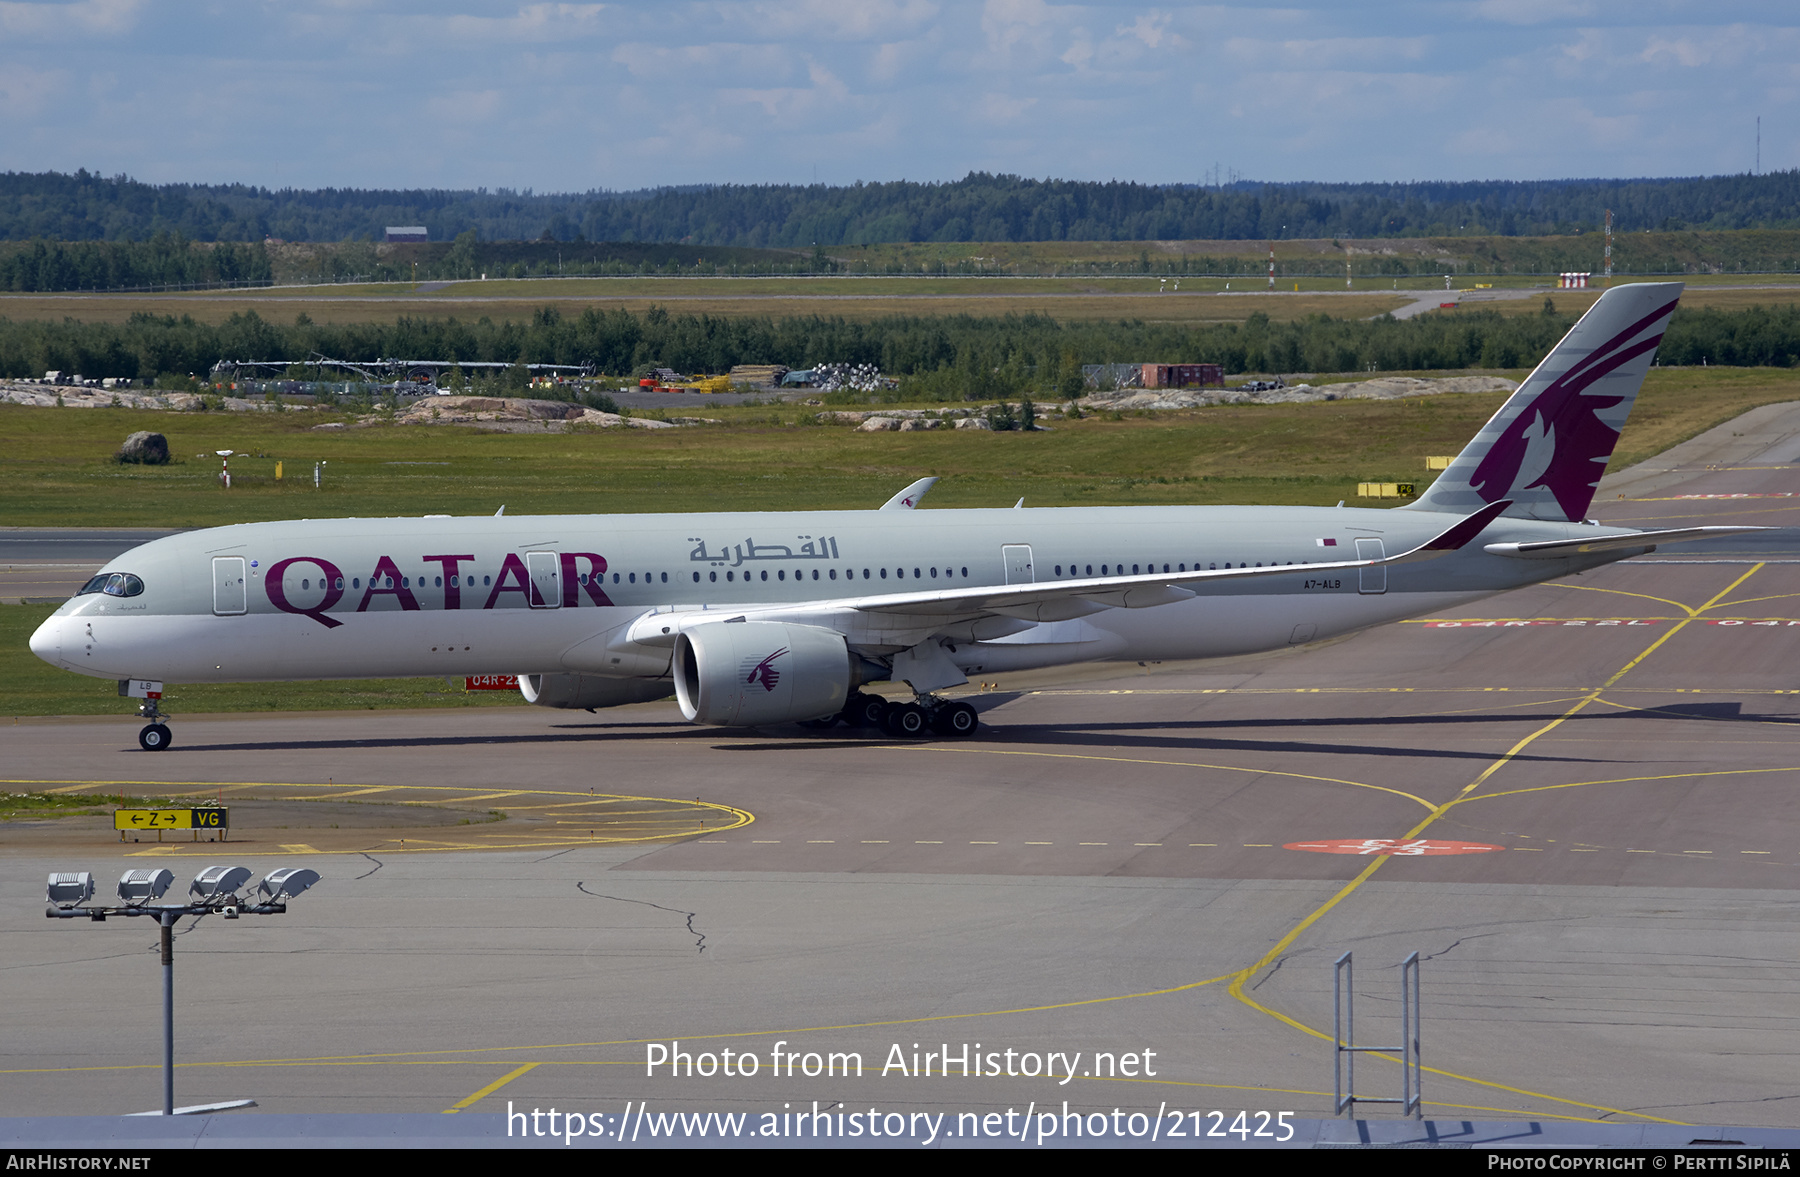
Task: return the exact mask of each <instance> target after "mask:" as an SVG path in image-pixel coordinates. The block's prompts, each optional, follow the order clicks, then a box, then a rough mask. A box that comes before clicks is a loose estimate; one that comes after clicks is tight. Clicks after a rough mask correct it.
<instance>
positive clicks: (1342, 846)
mask: <svg viewBox="0 0 1800 1177" xmlns="http://www.w3.org/2000/svg"><path fill="white" fill-rule="evenodd" d="M1282 849H1283V850H1306V851H1309V852H1311V853H1313V854H1365V855H1374V854H1380V855H1392V856H1398V857H1406V858H1415V857H1420V856H1423V855H1427V854H1486V853H1487V852H1488V851H1490V850H1504V849H1506V847H1504V846H1489V845H1487V844H1486V843H1483V842H1439V841H1435V840H1432V839H1429V838H1414V839H1412V840H1410V841H1408V840H1406V839H1403V838H1337V839H1334V840H1331V841H1321V842H1289V843H1288V844H1287V845H1285V846H1283V847H1282Z"/></svg>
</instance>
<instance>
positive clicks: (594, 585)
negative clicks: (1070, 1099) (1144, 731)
mask: <svg viewBox="0 0 1800 1177" xmlns="http://www.w3.org/2000/svg"><path fill="white" fill-rule="evenodd" d="M1447 522H1454V517H1446V516H1444V515H1441V514H1435V513H1431V512H1423V511H1404V510H1399V511H1395V510H1365V509H1355V508H1351V509H1342V508H1339V509H1330V508H1298V507H1296V508H1278V507H1144V508H1065V509H1036V510H972V511H971V510H938V511H911V510H903V511H845V512H788V513H756V514H752V513H718V514H698V515H614V516H595V515H562V516H538V517H529V516H519V517H474V518H467V517H459V518H449V517H427V518H423V519H418V518H412V519H346V520H319V521H297V522H283V523H255V524H242V525H238V526H232V527H222V528H213V529H210V530H206V531H197V532H189V533H186V534H182V535H177V536H171V537H169V538H166V539H161V540H157V541H155V542H153V543H149V544H145V545H143V546H142V547H138V548H134V549H132V550H131V551H130V552H127V553H125V554H124V555H122V556H120V557H119V558H118V559H117V560H114V561H112V562H111V563H110V564H108V565H107V568H106V571H107V572H122V573H129V574H131V575H133V576H135V577H137V578H138V579H139V580H140V581H141V583H142V586H143V588H142V591H141V592H139V593H137V594H136V595H134V596H125V597H120V596H115V595H111V594H108V593H105V592H90V593H86V594H84V595H81V596H77V597H75V598H72V599H71V600H70V601H69V602H68V603H67V604H65V605H64V606H63V607H62V608H60V609H59V610H57V612H56V614H55V615H54V616H52V617H51V618H50V619H49V620H48V621H46V622H45V624H44V625H43V627H42V628H41V629H39V631H38V632H37V633H36V634H35V635H34V636H33V638H32V649H33V650H34V651H35V652H36V653H37V654H38V655H39V656H40V657H42V658H44V659H45V660H46V661H49V662H51V663H53V664H55V665H58V666H61V667H64V668H66V669H69V670H73V671H77V672H79V673H83V674H90V675H94V676H96V677H101V678H112V679H127V678H143V679H158V680H167V681H171V682H247V681H282V680H301V679H327V678H364V677H404V676H425V675H445V676H455V675H481V674H557V673H568V672H572V673H580V674H589V675H600V676H611V677H621V678H645V677H661V676H664V675H666V674H667V673H668V669H669V659H670V651H669V648H668V645H667V643H662V644H641V643H640V642H637V641H632V640H627V639H626V638H625V637H624V633H625V630H626V629H627V628H628V627H629V626H630V625H631V623H633V622H634V621H637V620H638V619H640V618H642V617H643V616H644V615H645V614H646V613H649V612H652V611H656V612H658V613H678V614H691V613H692V612H695V611H705V612H706V613H708V614H712V615H714V616H716V617H718V618H719V619H720V620H725V619H729V618H730V617H732V616H733V615H734V613H739V612H742V611H752V612H767V611H769V610H771V609H777V610H781V611H783V612H784V613H786V614H788V616H789V618H790V620H798V621H800V622H802V623H804V622H805V621H806V611H807V610H808V609H809V608H812V607H815V606H816V607H817V608H818V609H821V610H828V609H831V608H833V607H834V603H836V602H842V601H844V600H846V599H857V600H865V601H866V600H867V599H868V598H871V597H879V596H882V595H885V594H904V593H920V592H932V591H938V590H950V589H967V588H970V587H975V586H983V585H1009V586H1017V585H1028V584H1034V583H1035V584H1039V585H1042V584H1046V583H1054V582H1057V581H1059V580H1069V579H1079V578H1084V577H1085V578H1092V577H1095V576H1131V575H1140V571H1139V570H1140V569H1141V570H1142V572H1143V573H1149V572H1162V571H1175V570H1186V569H1212V568H1230V567H1267V566H1276V565H1279V566H1282V567H1287V566H1291V567H1292V568H1293V571H1292V573H1291V574H1287V573H1283V574H1281V575H1278V576H1269V577H1266V578H1263V579H1256V580H1242V581H1229V582H1223V583H1218V584H1207V585H1202V586H1197V587H1195V592H1197V593H1198V595H1196V596H1194V597H1192V598H1191V599H1186V600H1180V601H1177V602H1174V603H1170V604H1163V605H1157V606H1155V607H1149V608H1106V609H1102V610H1099V611H1097V612H1093V613H1091V614H1089V615H1087V616H1082V617H1077V618H1075V619H1072V620H1063V621H1048V622H1033V621H1029V620H1019V619H1017V618H1015V617H1003V616H1001V617H996V616H988V617H984V618H980V619H976V620H966V619H965V620H961V621H958V622H955V623H954V624H947V626H946V628H945V630H944V633H945V635H946V636H947V637H950V638H953V639H955V640H956V645H955V647H954V648H955V655H954V659H955V662H956V664H957V665H958V666H959V667H961V668H962V669H963V670H964V671H965V672H966V673H968V674H980V673H995V672H1000V671H1006V670H1017V669H1024V668H1028V667H1041V666H1050V665H1058V664H1063V663H1073V662H1083V661H1093V660H1096V659H1176V658H1205V657H1215V656H1220V655H1228V654H1238V653H1244V652H1249V651H1255V650H1264V649H1270V648H1277V647H1281V646H1286V645H1290V644H1301V643H1305V642H1309V641H1315V640H1318V639H1321V638H1325V637H1329V636H1332V635H1334V634H1339V633H1343V632H1346V631H1349V630H1353V629H1358V628H1362V627H1365V626H1370V625H1375V624H1379V623H1382V622H1387V621H1393V620H1396V619H1399V618H1403V617H1408V616H1417V615H1420V614H1423V613H1429V612H1433V611H1435V610H1438V609H1442V608H1445V607H1448V606H1451V605H1454V604H1457V603H1460V602H1464V601H1468V600H1472V599H1475V598H1478V597H1481V596H1485V595H1489V594H1492V593H1496V592H1503V591H1506V590H1508V589H1512V588H1516V587H1519V586H1521V585H1524V584H1530V583H1535V582H1538V581H1542V580H1547V579H1551V578H1554V577H1557V576H1562V575H1565V574H1567V573H1569V572H1573V571H1578V570H1579V569H1581V568H1585V567H1592V566H1595V565H1598V564H1602V563H1606V562H1608V561H1610V560H1613V559H1617V558H1619V557H1620V556H1622V555H1625V554H1629V553H1609V554H1595V555H1592V556H1577V557H1571V558H1565V559H1555V560H1534V561H1521V560H1516V559H1513V560H1509V559H1505V558H1502V557H1498V556H1494V555H1490V554H1487V553H1484V552H1483V551H1482V550H1481V548H1480V546H1479V545H1473V546H1471V547H1469V548H1468V549H1466V550H1463V551H1456V552H1451V553H1449V554H1447V555H1445V556H1444V557H1442V558H1440V559H1434V560H1430V561H1427V562H1424V563H1419V564H1406V565H1397V566H1393V567H1377V568H1367V569H1361V570H1353V571H1350V572H1347V573H1346V572H1343V571H1338V572H1333V573H1330V574H1309V572H1308V567H1309V565H1315V564H1323V563H1334V562H1342V561H1346V560H1354V559H1371V558H1373V559H1379V558H1383V557H1384V556H1386V557H1391V556H1393V555H1395V554H1397V553H1399V552H1401V551H1403V550H1406V549H1409V548H1411V547H1413V546H1414V545H1416V544H1418V543H1421V542H1424V541H1425V540H1426V539H1429V538H1430V537H1431V536H1432V535H1434V534H1436V533H1437V532H1439V531H1441V530H1442V529H1443V528H1444V527H1445V526H1446V524H1447ZM1578 532H1582V533H1587V534H1590V535H1591V534H1595V533H1596V531H1595V529H1594V528H1592V527H1584V526H1581V525H1576V524H1567V523H1544V522H1538V521H1534V520H1523V519H1509V518H1501V519H1498V520H1496V521H1495V522H1494V523H1493V524H1492V525H1491V526H1490V527H1489V528H1488V530H1487V531H1485V532H1484V533H1483V534H1482V536H1481V538H1482V541H1483V542H1489V541H1495V540H1500V541H1507V540H1517V541H1529V540H1542V539H1560V538H1564V537H1567V536H1569V535H1573V534H1577V533H1578ZM690 620H691V618H690ZM871 624H873V625H874V628H872V629H871V628H869V627H867V626H865V628H864V630H862V631H859V634H860V636H852V639H851V642H852V647H853V648H854V649H859V650H860V651H861V652H863V653H865V654H868V655H872V656H875V657H880V656H882V655H883V654H891V653H893V652H895V651H896V650H897V649H899V648H901V646H900V645H894V644H884V643H883V641H882V635H881V633H880V632H879V624H878V623H871ZM914 628H915V629H916V626H915V627H914ZM916 640H918V639H917V637H916V635H915V636H909V637H907V638H905V639H898V638H897V639H896V641H898V642H900V643H901V644H903V645H909V644H911V643H912V642H914V641H916Z"/></svg>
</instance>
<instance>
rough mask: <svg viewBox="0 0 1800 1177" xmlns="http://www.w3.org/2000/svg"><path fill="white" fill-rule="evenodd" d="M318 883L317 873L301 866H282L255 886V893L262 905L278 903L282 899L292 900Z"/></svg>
mask: <svg viewBox="0 0 1800 1177" xmlns="http://www.w3.org/2000/svg"><path fill="white" fill-rule="evenodd" d="M318 881H319V872H318V871H316V870H309V869H307V868H306V867H303V866H284V867H282V868H281V869H280V870H272V871H270V872H269V873H268V874H267V875H264V876H263V879H262V881H261V882H260V883H258V884H256V890H257V893H258V894H260V895H261V896H262V899H263V902H264V903H280V902H281V901H282V900H283V899H292V898H293V897H294V896H296V895H298V894H300V893H301V892H302V891H304V890H306V889H307V888H308V887H310V886H312V885H313V884H314V883H316V882H318Z"/></svg>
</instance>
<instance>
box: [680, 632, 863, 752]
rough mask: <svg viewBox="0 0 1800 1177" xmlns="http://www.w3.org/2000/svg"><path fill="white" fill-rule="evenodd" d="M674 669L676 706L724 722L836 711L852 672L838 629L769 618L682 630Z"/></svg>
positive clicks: (840, 707) (778, 720) (773, 719)
mask: <svg viewBox="0 0 1800 1177" xmlns="http://www.w3.org/2000/svg"><path fill="white" fill-rule="evenodd" d="M673 669H674V674H675V697H676V699H678V700H679V701H680V703H681V713H682V714H683V715H685V716H687V717H688V718H689V719H693V720H698V721H699V722H701V723H716V724H721V725H724V726H727V727H752V726H754V725H756V724H761V723H793V722H795V721H798V720H806V719H824V718H826V717H827V716H832V715H836V714H837V713H838V712H839V711H841V710H843V707H844V703H845V701H846V700H847V699H848V698H849V696H850V688H851V686H853V685H854V684H853V683H852V681H851V680H852V678H853V677H855V672H854V670H853V668H852V659H851V656H850V651H849V650H848V648H847V647H846V646H845V645H844V635H843V634H841V633H838V632H836V631H835V630H829V629H821V628H819V627H818V626H813V625H789V624H786V623H784V622H776V621H720V622H711V623H709V624H706V625H696V626H692V627H690V628H687V629H684V630H682V631H681V633H680V635H679V636H678V637H676V639H675V664H674V668H673Z"/></svg>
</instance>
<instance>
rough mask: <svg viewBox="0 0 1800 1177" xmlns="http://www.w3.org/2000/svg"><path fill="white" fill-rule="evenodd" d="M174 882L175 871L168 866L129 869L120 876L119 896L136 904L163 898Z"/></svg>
mask: <svg viewBox="0 0 1800 1177" xmlns="http://www.w3.org/2000/svg"><path fill="white" fill-rule="evenodd" d="M174 882H175V872H174V871H171V870H169V869H168V868H166V867H158V868H150V867H144V868H142V869H139V870H128V871H126V872H125V873H124V874H122V875H120V876H119V898H120V899H123V900H124V901H125V902H126V903H129V904H134V905H137V904H143V903H147V902H148V901H150V900H152V899H161V898H162V897H163V892H165V891H167V890H168V889H169V888H170V887H171V886H172V885H174Z"/></svg>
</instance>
